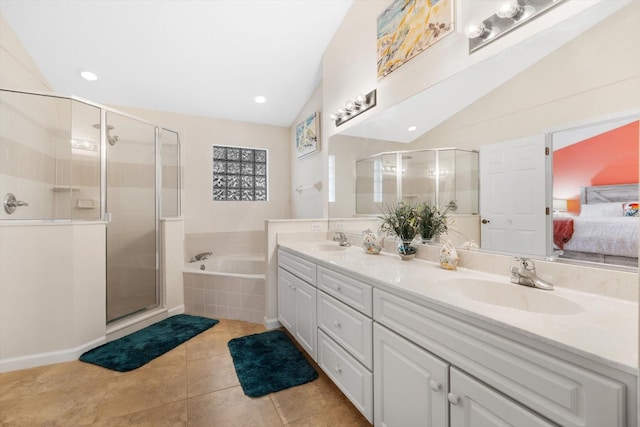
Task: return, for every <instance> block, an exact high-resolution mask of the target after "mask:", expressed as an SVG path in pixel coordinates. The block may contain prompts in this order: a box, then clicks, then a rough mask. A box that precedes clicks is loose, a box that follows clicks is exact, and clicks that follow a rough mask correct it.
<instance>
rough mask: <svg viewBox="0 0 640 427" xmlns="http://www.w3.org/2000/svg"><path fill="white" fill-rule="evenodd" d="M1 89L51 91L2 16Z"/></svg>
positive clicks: (0, 35)
mask: <svg viewBox="0 0 640 427" xmlns="http://www.w3.org/2000/svg"><path fill="white" fill-rule="evenodd" d="M0 64H1V66H0V87H2V88H4V89H16V90H27V91H47V92H49V91H51V86H49V83H48V82H47V81H46V79H45V78H44V76H43V75H42V73H41V72H40V70H39V69H38V67H37V66H36V64H35V62H33V59H32V58H31V56H29V54H28V53H27V51H26V50H25V48H24V46H22V43H21V42H20V40H19V39H18V37H17V36H16V34H15V33H14V32H13V30H12V29H11V27H10V26H9V23H8V22H7V21H6V19H5V18H4V16H2V14H0Z"/></svg>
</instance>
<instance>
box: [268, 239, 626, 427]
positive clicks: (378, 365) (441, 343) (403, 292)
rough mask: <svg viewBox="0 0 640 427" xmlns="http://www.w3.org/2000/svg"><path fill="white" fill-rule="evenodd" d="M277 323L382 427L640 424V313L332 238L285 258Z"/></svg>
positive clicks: (298, 246)
mask: <svg viewBox="0 0 640 427" xmlns="http://www.w3.org/2000/svg"><path fill="white" fill-rule="evenodd" d="M278 267H279V268H278V292H279V295H278V304H279V308H278V310H279V314H278V317H279V320H280V322H281V323H282V324H283V325H284V326H285V327H286V328H287V329H288V330H289V332H290V333H291V334H292V335H293V336H294V337H295V339H296V340H298V341H299V342H300V344H301V345H302V346H303V348H305V350H306V351H307V352H308V353H309V354H310V355H311V356H312V357H313V358H314V360H316V361H317V363H318V365H319V366H320V367H321V368H322V369H323V370H324V371H325V373H326V374H327V376H329V377H330V378H331V379H332V380H333V381H334V382H335V384H336V385H337V386H338V387H339V388H340V389H341V390H342V391H343V392H344V394H345V395H346V396H347V398H349V399H350V400H351V402H352V403H353V404H354V405H355V406H356V407H357V408H358V409H359V410H360V411H361V412H362V414H363V415H364V416H365V417H366V418H367V419H368V420H369V421H370V422H372V423H374V424H375V425H377V426H378V425H379V426H382V425H384V426H389V427H393V426H420V425H424V426H477V425H482V426H486V425H496V426H498V425H514V426H519V427H520V426H555V425H561V426H571V427H579V426H583V427H584V426H590V427H602V426H612V427H613V426H617V427H624V426H629V427H637V411H638V408H637V374H638V368H637V360H638V358H637V349H638V331H637V324H638V321H637V310H638V308H637V304H636V303H633V302H628V301H624V300H618V299H615V298H609V297H603V296H599V295H593V294H587V293H583V292H577V291H573V290H570V289H565V288H562V287H561V286H556V289H555V290H554V291H542V290H537V289H532V288H527V287H523V286H519V285H514V284H511V283H509V278H508V276H507V273H508V272H505V275H504V276H497V275H491V274H487V273H483V272H479V271H473V270H466V269H458V271H448V270H443V269H441V268H439V267H438V265H437V264H436V263H431V262H427V261H423V260H414V261H410V262H404V261H401V260H400V259H399V258H398V257H397V255H392V254H385V253H382V254H380V255H376V256H373V255H367V254H365V253H364V252H363V251H362V249H361V248H359V247H351V248H344V247H340V246H338V245H337V244H336V243H335V242H284V243H280V246H279V250H278Z"/></svg>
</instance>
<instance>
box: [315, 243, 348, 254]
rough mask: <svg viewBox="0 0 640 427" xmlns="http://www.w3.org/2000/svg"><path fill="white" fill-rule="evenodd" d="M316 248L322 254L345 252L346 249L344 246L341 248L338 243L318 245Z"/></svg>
mask: <svg viewBox="0 0 640 427" xmlns="http://www.w3.org/2000/svg"><path fill="white" fill-rule="evenodd" d="M315 248H316V249H317V250H319V251H322V252H335V251H343V250H345V249H346V248H345V247H344V246H340V245H338V244H337V243H335V244H331V243H318V244H317V245H316V246H315Z"/></svg>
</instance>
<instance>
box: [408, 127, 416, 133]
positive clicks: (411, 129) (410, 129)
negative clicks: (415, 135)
mask: <svg viewBox="0 0 640 427" xmlns="http://www.w3.org/2000/svg"><path fill="white" fill-rule="evenodd" d="M416 129H418V128H417V127H415V126H409V129H407V130H408V131H409V132H413V131H414V130H416Z"/></svg>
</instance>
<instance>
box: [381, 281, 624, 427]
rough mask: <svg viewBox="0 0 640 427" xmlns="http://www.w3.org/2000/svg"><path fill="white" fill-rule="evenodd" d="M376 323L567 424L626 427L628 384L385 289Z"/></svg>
mask: <svg viewBox="0 0 640 427" xmlns="http://www.w3.org/2000/svg"><path fill="white" fill-rule="evenodd" d="M373 299H374V319H375V320H376V321H377V322H379V323H381V324H383V325H385V326H387V327H388V328H390V329H392V330H394V331H395V332H397V333H399V334H400V335H402V336H404V337H406V338H407V339H409V340H411V341H413V342H415V343H416V344H418V345H419V346H421V347H423V348H425V349H427V350H428V351H430V352H432V353H434V354H436V355H438V356H440V357H442V358H443V359H445V360H447V361H448V362H450V363H451V364H452V365H454V366H457V367H459V368H461V369H463V370H465V371H466V372H468V373H469V374H471V375H473V376H474V377H476V378H478V379H480V380H481V381H483V382H485V383H486V384H488V385H490V386H493V387H495V388H497V389H498V390H500V391H501V392H502V393H504V394H506V395H508V396H509V397H511V398H513V399H515V400H516V401H518V402H520V403H521V404H524V405H525V406H527V407H529V408H530V409H532V410H534V411H536V412H538V413H540V414H542V415H544V416H546V417H547V418H549V419H550V420H552V421H554V422H556V423H558V424H561V425H563V426H571V427H600V426H612V427H613V426H616V427H623V426H625V425H626V416H625V386H624V385H623V384H621V383H619V382H616V381H614V380H612V379H609V378H606V377H604V376H601V375H599V374H597V373H595V372H593V371H590V370H587V369H584V368H582V367H580V366H577V365H573V364H571V363H569V362H566V361H564V360H561V359H558V358H555V357H552V356H550V355H547V354H545V353H542V352H541V351H538V350H536V349H535V348H532V347H529V346H526V345H523V344H520V343H518V342H515V341H512V340H509V339H506V338H503V337H501V336H499V335H496V334H493V333H491V332H489V331H487V330H484V329H481V328H479V327H476V326H473V325H471V324H469V323H466V322H463V321H460V320H457V319H454V318H452V317H448V316H445V315H443V314H441V313H439V312H437V311H434V310H431V309H429V308H427V307H425V306H422V305H420V304H416V303H414V302H411V301H409V300H406V299H404V298H400V297H398V296H396V295H392V294H389V293H387V292H384V291H380V290H377V289H376V290H375V291H374V296H373Z"/></svg>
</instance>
